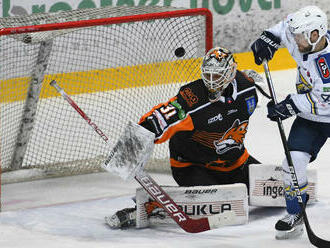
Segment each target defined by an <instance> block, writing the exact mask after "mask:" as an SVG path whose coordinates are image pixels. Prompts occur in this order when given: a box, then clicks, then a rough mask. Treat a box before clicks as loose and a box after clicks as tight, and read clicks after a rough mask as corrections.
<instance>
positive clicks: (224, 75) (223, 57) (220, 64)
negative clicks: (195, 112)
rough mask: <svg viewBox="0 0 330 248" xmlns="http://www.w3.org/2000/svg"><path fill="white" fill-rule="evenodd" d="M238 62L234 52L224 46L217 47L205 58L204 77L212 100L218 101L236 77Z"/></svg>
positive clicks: (203, 64) (202, 67)
mask: <svg viewBox="0 0 330 248" xmlns="http://www.w3.org/2000/svg"><path fill="white" fill-rule="evenodd" d="M236 68H237V64H236V62H235V60H234V57H233V54H232V53H231V52H230V51H229V50H227V49H226V48H223V47H215V48H212V49H211V50H210V51H208V52H207V54H206V55H205V56H204V58H203V63H202V66H201V70H202V79H203V82H204V84H205V86H206V88H207V89H208V91H209V99H210V101H217V100H218V99H219V98H220V96H221V94H222V92H223V91H224V89H225V88H226V87H227V86H228V85H229V83H230V82H231V81H232V80H233V79H234V78H235V75H236Z"/></svg>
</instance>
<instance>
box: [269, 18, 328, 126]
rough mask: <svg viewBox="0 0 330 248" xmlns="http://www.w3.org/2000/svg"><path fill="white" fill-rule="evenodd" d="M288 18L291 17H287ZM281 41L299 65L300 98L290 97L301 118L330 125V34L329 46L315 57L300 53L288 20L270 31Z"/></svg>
mask: <svg viewBox="0 0 330 248" xmlns="http://www.w3.org/2000/svg"><path fill="white" fill-rule="evenodd" d="M288 18H289V17H288ZM268 31H269V32H271V33H273V34H274V35H275V36H277V37H279V38H280V39H281V42H282V44H283V45H285V46H286V47H287V49H288V50H289V53H290V54H291V56H292V57H293V58H294V60H295V61H296V62H297V79H296V88H297V94H291V97H292V100H293V101H294V103H295V105H296V106H297V108H298V109H299V110H300V111H301V113H299V114H298V116H300V117H302V118H304V119H307V120H311V121H316V122H326V123H330V42H329V40H330V34H329V32H328V34H327V36H326V38H327V46H326V47H325V48H324V49H323V50H321V51H319V52H315V53H309V54H303V53H301V52H299V50H298V46H297V44H296V42H295V40H294V37H293V35H292V34H291V32H290V31H289V29H288V24H287V22H286V20H284V21H282V22H280V23H278V24H277V25H275V26H273V27H271V28H269V29H268Z"/></svg>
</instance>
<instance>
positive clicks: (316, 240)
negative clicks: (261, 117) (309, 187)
mask: <svg viewBox="0 0 330 248" xmlns="http://www.w3.org/2000/svg"><path fill="white" fill-rule="evenodd" d="M263 66H264V71H265V75H266V79H267V84H268V88H269V92H270V95H271V98H272V100H273V101H274V104H277V99H276V95H275V90H274V86H273V81H272V78H271V75H270V71H269V67H268V62H267V61H263ZM276 121H277V125H278V129H279V131H280V135H281V140H282V144H283V148H284V152H285V156H286V159H287V160H288V165H289V169H290V174H291V178H292V181H293V187H294V190H295V192H296V195H297V199H298V203H299V206H300V208H301V210H302V214H303V218H304V222H305V227H306V232H307V235H308V239H309V241H310V242H311V243H312V244H313V245H315V246H316V247H319V248H328V247H330V241H327V240H324V239H322V238H320V237H318V236H316V235H315V233H314V232H313V230H312V228H311V226H310V224H309V221H308V218H307V214H306V205H305V203H304V202H303V199H302V197H301V191H300V189H299V184H298V180H297V174H296V171H295V168H294V166H293V162H292V158H291V154H290V151H289V148H288V143H287V140H286V136H285V133H284V128H283V125H282V120H281V119H280V118H277V120H276Z"/></svg>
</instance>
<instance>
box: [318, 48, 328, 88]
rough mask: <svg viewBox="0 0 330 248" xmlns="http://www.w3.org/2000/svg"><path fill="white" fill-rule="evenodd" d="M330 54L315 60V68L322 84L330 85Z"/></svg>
mask: <svg viewBox="0 0 330 248" xmlns="http://www.w3.org/2000/svg"><path fill="white" fill-rule="evenodd" d="M329 62H330V53H327V54H324V55H321V56H320V57H318V58H316V59H315V63H316V67H317V69H318V71H319V73H320V75H321V79H322V81H323V83H324V84H328V83H330V68H329Z"/></svg>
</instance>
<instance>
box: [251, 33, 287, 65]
mask: <svg viewBox="0 0 330 248" xmlns="http://www.w3.org/2000/svg"><path fill="white" fill-rule="evenodd" d="M280 44H281V39H280V38H278V37H276V36H275V35H273V34H272V33H271V32H268V31H263V32H262V34H261V35H260V37H259V39H257V40H256V41H255V42H253V44H252V45H251V49H252V51H253V55H254V61H255V63H256V64H257V65H261V64H262V61H263V60H267V61H269V60H271V59H272V58H273V56H274V53H275V52H276V51H277V49H278V48H279V46H280Z"/></svg>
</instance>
